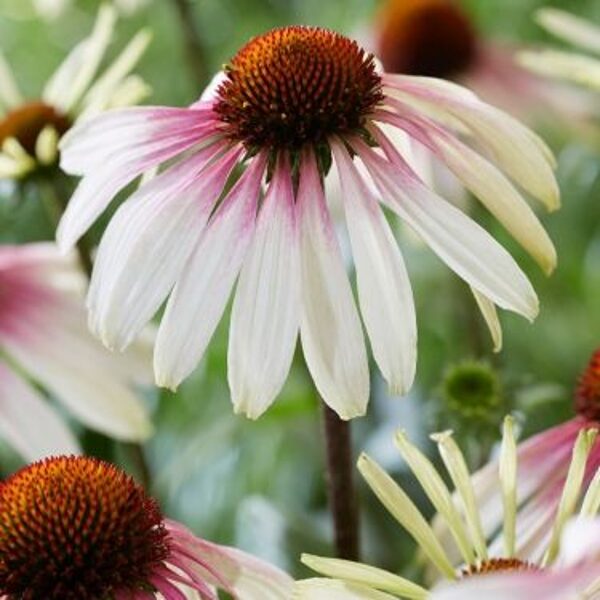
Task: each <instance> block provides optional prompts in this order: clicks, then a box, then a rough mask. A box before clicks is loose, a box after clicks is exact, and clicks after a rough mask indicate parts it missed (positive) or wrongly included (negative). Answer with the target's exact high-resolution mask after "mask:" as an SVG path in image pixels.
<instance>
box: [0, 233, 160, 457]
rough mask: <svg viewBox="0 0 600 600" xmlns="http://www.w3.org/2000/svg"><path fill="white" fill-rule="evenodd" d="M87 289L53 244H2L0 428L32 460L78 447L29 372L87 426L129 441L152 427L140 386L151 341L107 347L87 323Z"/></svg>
mask: <svg viewBox="0 0 600 600" xmlns="http://www.w3.org/2000/svg"><path fill="white" fill-rule="evenodd" d="M84 288H85V278H84V276H83V274H82V273H80V272H79V270H78V267H77V263H76V261H75V259H73V260H72V259H71V258H64V257H61V256H60V254H59V253H58V250H57V249H56V247H55V246H54V245H53V244H46V243H42V244H28V245H24V246H0V434H2V436H3V437H5V438H6V439H7V440H8V442H9V443H10V444H11V445H12V446H14V447H15V448H16V449H17V450H18V451H19V452H20V453H21V454H22V455H23V456H25V457H26V458H28V459H29V460H35V459H37V458H40V457H43V456H47V455H49V454H53V453H57V452H77V451H78V444H77V441H76V439H75V437H74V436H73V434H72V433H71V432H70V430H69V428H68V427H67V425H66V423H65V422H64V419H63V417H61V415H60V413H59V412H58V411H56V409H54V408H53V407H52V406H51V404H50V403H49V402H48V401H47V400H46V399H45V398H44V397H43V395H42V392H41V391H40V390H39V389H38V388H37V385H35V384H32V382H30V378H31V379H33V381H35V382H36V384H39V385H41V387H42V388H44V389H46V390H47V391H48V392H49V393H50V394H51V395H52V396H53V397H55V398H56V399H57V400H58V401H60V402H61V404H63V405H64V407H65V408H66V409H67V411H68V412H69V413H71V414H72V415H73V416H75V417H76V418H77V419H79V420H80V421H81V422H83V423H84V424H86V425H87V426H88V427H91V428H93V429H96V430H98V431H102V432H104V433H106V434H107V435H110V436H112V437H115V438H117V439H122V440H130V441H133V440H142V439H145V438H146V437H147V436H148V435H149V434H150V433H151V431H152V426H151V424H150V422H149V420H148V417H147V415H146V411H145V409H144V406H143V403H142V401H141V399H140V398H139V396H138V395H137V394H136V392H135V391H134V383H135V382H140V383H141V382H149V381H150V379H151V372H150V369H149V367H150V356H149V353H148V351H147V348H148V347H149V344H148V340H145V341H144V342H140V343H138V344H137V345H136V346H135V347H133V348H132V349H131V351H130V352H128V353H127V354H126V355H124V356H121V357H117V356H114V355H113V354H111V353H110V352H108V351H107V350H105V349H104V348H103V347H102V346H101V345H100V344H99V343H98V342H97V341H96V340H95V339H94V338H93V337H92V336H91V335H90V333H89V331H88V329H87V323H86V315H85V307H84V304H83V291H84Z"/></svg>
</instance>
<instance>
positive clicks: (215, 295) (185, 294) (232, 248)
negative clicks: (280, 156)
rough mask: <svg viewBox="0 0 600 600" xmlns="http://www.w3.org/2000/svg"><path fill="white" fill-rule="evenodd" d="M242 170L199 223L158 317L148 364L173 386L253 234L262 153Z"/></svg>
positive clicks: (220, 304) (205, 333)
mask: <svg viewBox="0 0 600 600" xmlns="http://www.w3.org/2000/svg"><path fill="white" fill-rule="evenodd" d="M253 161H254V162H253V164H252V165H251V166H250V167H249V168H248V169H247V171H246V172H245V173H244V175H242V178H241V179H240V181H239V182H238V183H237V185H236V187H235V188H234V189H233V190H232V191H231V192H230V194H229V195H228V197H227V198H226V200H225V201H224V202H223V203H222V204H221V206H220V207H219V209H218V211H217V213H216V214H215V215H214V216H213V218H212V219H211V222H210V223H209V225H208V227H207V228H206V229H205V231H204V233H203V234H202V237H201V238H200V241H199V243H198V246H197V248H196V250H195V251H194V253H193V254H192V256H191V257H190V259H189V261H188V263H187V265H186V266H185V269H184V272H183V274H182V277H181V278H180V279H179V281H178V282H177V284H176V285H175V288H174V289H173V292H172V293H171V296H170V298H169V301H168V303H167V308H166V310H165V313H164V315H163V318H162V320H161V324H160V329H159V333H158V338H157V340H156V348H155V355H154V365H155V372H156V381H157V383H158V384H159V385H162V386H166V387H169V388H176V387H177V386H178V385H179V383H181V381H182V380H183V379H185V378H186V377H187V376H188V375H189V374H190V372H191V371H192V370H193V369H194V368H195V367H196V365H197V364H198V362H199V361H200V359H201V358H202V355H203V354H204V351H205V350H206V347H207V346H208V343H209V342H210V339H211V337H212V335H213V333H214V331H215V328H216V327H217V324H218V322H219V320H220V319H221V315H222V314H223V311H224V310H225V306H226V304H227V301H228V299H229V296H230V294H231V290H232V288H233V284H234V282H235V279H236V277H237V275H238V273H239V270H240V267H241V265H242V261H243V259H244V256H245V254H246V251H247V249H248V246H249V244H250V241H251V240H252V236H253V234H254V225H255V218H256V207H257V202H258V197H259V194H260V181H261V178H262V175H263V171H264V168H265V160H264V158H263V157H257V158H255V159H253Z"/></svg>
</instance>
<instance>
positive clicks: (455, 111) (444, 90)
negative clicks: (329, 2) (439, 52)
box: [384, 75, 560, 210]
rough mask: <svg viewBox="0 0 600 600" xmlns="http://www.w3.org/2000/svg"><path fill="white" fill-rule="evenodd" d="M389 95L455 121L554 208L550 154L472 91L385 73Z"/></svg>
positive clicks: (556, 195)
mask: <svg viewBox="0 0 600 600" xmlns="http://www.w3.org/2000/svg"><path fill="white" fill-rule="evenodd" d="M384 80H385V81H384V83H385V84H386V85H389V86H390V90H391V93H392V94H393V95H399V96H400V97H401V98H402V100H404V101H406V102H409V103H411V101H412V100H415V99H416V100H417V103H423V104H424V105H425V106H429V107H432V108H433V109H434V110H436V111H438V112H442V113H445V114H446V115H448V116H449V117H451V118H453V119H455V120H457V121H458V122H459V123H460V124H461V125H462V126H463V127H464V128H466V131H467V133H468V135H470V136H471V137H472V138H473V139H474V140H475V141H476V142H477V143H478V144H480V145H481V146H483V147H484V148H485V149H486V150H487V151H488V152H489V153H490V154H491V155H492V156H493V158H494V162H495V163H496V164H498V166H500V167H501V168H502V170H503V171H505V172H506V173H507V174H508V175H509V176H510V177H511V178H512V179H514V180H515V181H516V182H517V183H518V184H519V185H520V186H522V187H523V188H524V189H525V190H527V191H528V192H529V193H530V194H531V195H532V196H534V197H535V198H537V199H539V200H540V201H541V202H543V203H544V205H545V206H546V207H547V208H548V209H549V210H555V209H557V208H558V207H559V206H560V192H559V190H558V184H557V183H556V179H555V177H554V173H553V167H554V164H555V163H554V157H553V156H552V152H551V151H550V150H549V149H548V147H547V146H546V144H545V143H544V142H543V141H542V139H541V138H540V137H538V136H537V135H536V134H535V133H533V131H531V130H530V129H528V128H527V127H525V126H524V125H522V124H521V123H520V122H519V121H517V120H516V119H514V118H513V117H511V116H510V115H508V114H506V113H504V112H502V111H501V110H499V109H497V108H494V107H493V106H490V105H489V104H485V103H484V102H481V101H480V100H479V99H478V98H477V97H476V96H475V95H474V94H472V93H470V92H468V91H467V90H464V89H463V88H460V86H456V85H454V84H450V83H448V82H444V85H443V86H442V85H440V82H439V81H438V80H434V79H429V78H426V77H407V76H393V75H392V76H389V75H386V76H385V78H384Z"/></svg>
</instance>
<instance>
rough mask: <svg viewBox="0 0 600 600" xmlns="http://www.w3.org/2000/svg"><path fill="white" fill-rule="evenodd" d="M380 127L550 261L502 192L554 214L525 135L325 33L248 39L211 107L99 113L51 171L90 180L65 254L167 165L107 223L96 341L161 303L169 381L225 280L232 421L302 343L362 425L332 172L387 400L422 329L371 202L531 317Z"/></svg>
mask: <svg viewBox="0 0 600 600" xmlns="http://www.w3.org/2000/svg"><path fill="white" fill-rule="evenodd" d="M382 124H387V125H389V126H391V127H392V128H395V129H397V130H402V131H405V132H406V133H407V134H408V135H409V136H411V137H414V138H416V139H418V140H419V141H420V142H422V143H423V144H425V145H427V146H429V147H431V148H432V151H433V152H434V153H435V154H436V155H437V156H438V157H439V158H440V160H442V161H444V162H445V163H446V164H447V165H448V167H449V168H450V169H451V170H452V171H454V172H455V173H456V175H457V176H458V177H459V178H460V179H461V180H462V181H464V182H465V185H467V186H468V187H469V188H470V189H472V190H473V191H474V192H475V193H476V194H477V196H478V197H479V198H480V199H481V200H482V202H483V203H484V204H485V205H486V206H487V207H488V208H489V209H490V210H491V211H492V212H493V213H494V214H495V215H496V216H497V217H498V218H499V219H500V220H501V221H502V222H503V223H504V224H505V225H506V227H507V228H508V230H509V231H510V232H511V233H512V234H513V235H514V236H515V237H516V238H517V240H519V242H521V243H522V244H523V245H524V246H525V247H526V248H527V249H528V250H529V251H530V252H531V253H532V254H533V255H534V256H535V257H536V258H537V259H538V260H539V261H540V262H541V263H542V264H543V266H544V267H545V268H546V269H548V270H551V269H552V267H553V265H554V261H555V255H554V249H553V246H552V243H551V242H550V240H549V238H548V236H547V234H546V232H545V231H544V229H543V227H542V226H541V225H540V223H539V221H538V220H537V218H536V217H535V215H534V213H533V212H532V210H531V209H530V208H529V206H528V205H527V203H526V202H525V200H524V199H523V197H522V195H521V193H520V192H519V191H517V187H516V186H515V185H514V184H513V183H512V182H511V180H512V181H514V182H515V184H516V185H518V186H519V187H520V188H523V189H524V190H527V191H528V192H529V193H530V194H531V195H532V196H534V197H536V198H537V199H539V200H540V201H541V202H542V203H543V204H545V205H546V206H547V207H548V208H550V209H554V208H556V207H557V206H558V202H559V198H558V189H557V185H556V181H555V179H554V175H553V169H552V167H553V159H552V155H551V153H550V152H549V151H548V149H547V147H546V146H545V145H544V143H543V142H542V141H541V140H540V139H539V138H538V137H537V136H536V135H535V134H534V133H532V132H531V131H530V130H528V129H527V128H525V127H524V126H522V125H521V124H520V123H518V122H517V121H515V120H514V119H512V118H511V117H509V116H508V115H506V114H504V113H502V112H501V111H499V110H497V109H495V108H493V107H491V106H489V105H487V104H485V103H483V102H482V101H480V100H479V99H478V98H477V97H476V96H475V95H474V94H472V93H471V92H469V91H468V90H466V89H464V88H461V87H459V86H456V85H453V84H450V83H447V82H444V81H439V80H436V79H427V78H420V77H407V76H400V75H389V74H378V73H377V71H376V69H375V65H374V57H373V56H371V55H369V54H367V53H365V51H364V50H363V49H361V48H360V47H359V46H358V45H357V44H356V42H354V41H352V40H350V39H348V38H345V37H343V36H341V35H339V34H337V33H335V32H333V31H329V30H325V29H319V28H311V27H286V28H283V29H275V30H273V31H270V32H268V33H266V34H264V35H261V36H258V37H256V38H254V39H252V40H251V41H250V42H249V43H248V44H247V45H246V46H244V47H243V48H242V49H241V50H240V51H239V53H238V54H237V55H236V56H235V57H234V58H233V60H232V61H231V63H230V64H229V66H228V67H227V69H226V72H225V75H224V77H223V81H222V83H221V84H220V86H219V87H218V88H217V92H216V94H215V95H214V97H212V98H210V99H203V100H201V101H199V102H197V103H196V104H194V105H192V106H191V107H189V108H162V107H144V108H133V109H126V110H119V111H115V112H111V113H110V114H105V115H103V116H100V117H98V118H96V119H94V120H91V121H88V122H86V123H81V124H80V125H78V126H77V127H76V128H75V129H74V130H73V131H71V132H70V133H69V134H68V135H67V136H66V138H65V139H64V143H63V144H62V163H61V164H62V166H63V168H64V169H65V170H66V171H68V172H70V173H75V174H80V175H83V176H84V178H83V180H82V181H81V183H80V184H79V187H78V189H77V191H76V193H75V195H74V196H73V198H72V199H71V202H70V204H69V207H68V209H67V211H66V213H65V215H64V217H63V220H62V222H61V224H60V227H59V230H58V240H59V244H60V245H61V247H62V248H63V249H68V248H70V247H72V245H73V244H74V243H75V242H76V240H77V239H78V238H79V237H80V236H81V235H82V233H83V232H85V231H86V229H87V228H88V227H89V226H90V225H91V224H92V223H93V222H94V220H95V219H96V218H97V217H98V216H99V215H100V214H101V213H102V212H103V211H104V209H105V208H106V207H107V206H108V204H109V203H110V201H111V199H112V198H113V197H114V195H115V194H116V193H117V192H118V191H119V190H120V189H122V188H123V187H124V186H126V185H127V184H128V183H130V182H132V181H134V180H135V179H136V178H137V177H138V176H139V175H140V174H141V173H142V172H144V171H145V170H146V169H149V168H150V167H153V166H156V165H160V164H163V163H165V162H166V161H171V160H172V159H173V158H178V159H179V160H178V161H177V162H176V163H175V164H172V165H170V166H168V167H167V168H166V169H165V170H164V171H163V172H162V173H160V174H159V175H158V176H157V177H155V178H154V179H153V180H152V181H150V182H148V183H145V184H144V185H142V186H141V187H140V188H139V189H138V191H137V192H135V193H134V194H133V195H132V196H131V198H130V199H129V200H127V201H126V202H125V204H124V205H123V206H122V207H121V208H120V209H119V210H118V211H117V213H116V215H115V216H114V218H113V219H112V220H111V222H110V224H109V226H108V228H107V230H106V232H105V234H104V237H103V239H102V241H101V244H100V247H99V251H98V256H97V261H96V265H95V268H94V273H93V276H92V282H91V287H90V292H89V296H88V307H89V310H90V323H91V327H92V329H93V331H94V332H95V333H96V334H97V335H98V336H99V337H100V338H101V339H102V340H103V341H104V343H105V344H106V345H108V346H109V347H112V348H116V349H122V348H125V347H126V346H127V345H128V344H129V343H130V342H131V341H132V340H133V339H134V338H135V336H136V335H137V333H138V332H139V331H140V329H141V328H142V327H143V326H144V324H145V323H147V322H148V320H149V319H151V318H152V316H153V315H154V313H155V312H156V311H157V310H158V308H159V307H160V306H161V304H162V303H163V302H164V300H165V299H166V298H167V297H168V302H167V305H166V311H165V313H164V316H163V317H162V322H161V325H160V330H159V333H158V339H157V342H156V347H155V357H154V358H155V361H154V363H155V373H156V379H157V381H158V383H159V384H160V385H165V386H169V387H173V388H174V387H176V386H177V385H178V384H179V383H180V382H181V381H182V380H183V379H184V378H185V377H186V376H187V375H188V374H189V373H190V372H191V371H192V369H194V367H195V366H196V365H197V364H198V361H199V360H200V359H201V357H202V355H203V353H204V351H205V349H206V347H207V345H208V343H209V340H210V338H211V336H212V334H213V332H214V330H215V328H216V326H217V324H218V322H219V320H220V319H221V316H222V314H223V312H224V310H225V307H226V305H227V303H228V300H229V297H230V296H231V294H232V290H233V287H234V284H235V282H236V279H237V280H238V283H237V290H236V292H235V297H234V300H233V308H232V315H231V326H230V337H229V357H228V363H229V365H228V371H229V383H230V388H231V393H232V399H233V403H234V406H235V409H236V411H238V412H243V413H245V414H247V415H248V416H250V417H253V418H254V417H258V416H259V415H260V414H261V413H262V412H263V411H264V410H265V409H266V408H267V407H268V406H269V405H270V404H271V403H272V401H273V400H274V398H275V397H276V396H277V394H278V393H279V391H280V389H281V387H282V385H283V383H284V382H285V379H286V377H287V373H288V370H289V368H290V364H291V361H292V356H293V354H294V348H295V345H296V339H297V337H298V332H300V338H301V341H302V348H303V351H304V356H305V359H306V362H307V364H308V368H309V369H310V372H311V374H312V377H313V379H314V381H315V384H316V387H317V388H318V390H319V392H320V394H321V395H322V397H323V399H324V400H325V402H326V403H327V404H328V405H329V406H330V407H331V408H333V409H334V410H335V411H336V412H337V413H338V414H339V415H340V417H342V418H344V419H349V418H352V417H355V416H358V415H362V414H363V413H364V412H365V410H366V405H367V400H368V396H369V373H368V364H367V353H366V349H365V343H364V339H363V331H362V327H361V321H360V317H359V312H358V311H357V309H356V306H355V302H354V298H353V295H352V290H351V286H350V283H349V281H348V278H347V275H346V272H345V269H344V265H343V262H342V258H341V255H340V249H339V246H338V242H337V240H336V237H335V235H334V232H333V225H332V219H331V215H330V212H329V208H328V205H327V198H326V197H325V194H324V188H323V178H324V176H325V174H326V173H327V172H328V170H329V167H330V165H332V164H333V165H334V168H335V170H336V171H337V173H338V175H339V177H340V180H341V185H342V189H343V191H344V210H345V215H346V222H347V227H348V231H349V234H350V241H351V245H352V252H353V255H354V260H355V264H356V270H357V288H358V300H359V305H360V311H361V314H362V317H363V321H364V325H365V328H366V332H367V334H368V337H369V340H370V342H371V347H372V351H373V356H374V358H375V361H376V363H377V364H378V366H379V368H380V369H381V371H382V373H383V375H384V377H385V378H386V380H387V381H388V382H389V384H390V386H391V388H392V390H393V391H394V392H396V393H404V392H406V391H407V390H408V389H409V388H410V386H411V383H412V381H413V377H414V373H415V362H416V338H417V333H416V319H415V309H414V304H413V298H412V291H411V287H410V283H409V279H408V274H407V271H406V267H405V265H404V261H403V258H402V254H401V252H400V250H399V248H398V246H397V244H396V242H395V240H394V237H393V235H392V232H391V229H390V226H389V224H388V221H387V219H386V217H385V216H384V212H383V210H382V206H381V205H382V204H383V205H384V206H385V207H387V208H389V209H390V210H392V211H393V212H395V213H397V214H398V215H399V216H400V217H401V218H402V219H403V220H404V221H406V222H407V223H408V224H409V225H410V226H411V227H412V228H413V229H414V230H415V231H417V232H418V233H419V235H420V236H421V237H422V238H423V239H424V240H425V241H426V242H427V244H428V245H429V246H430V247H431V248H432V249H433V250H434V251H435V252H436V253H437V254H438V256H439V257H440V258H441V259H442V260H443V261H445V262H446V263H447V264H448V265H449V266H450V267H451V268H452V269H453V270H454V271H455V272H456V273H457V274H458V275H459V276H460V277H462V278H463V279H464V280H465V281H467V282H468V283H469V284H470V285H471V286H472V287H473V288H474V289H476V290H477V291H478V293H480V294H481V295H482V297H484V298H485V301H486V302H488V303H489V304H490V305H491V306H492V307H493V306H494V305H498V306H500V307H502V308H505V309H508V310H512V311H515V312H517V313H519V314H521V315H523V316H525V317H526V318H528V319H533V318H534V317H535V315H536V314H537V311H538V301H537V297H536V294H535V292H534V290H533V288H532V286H531V284H530V283H529V281H528V279H527V278H526V276H525V275H524V274H523V272H522V271H521V270H520V268H519V267H518V266H517V264H516V263H515V261H514V260H513V259H512V258H511V256H510V255H509V254H508V253H507V252H506V250H504V249H503V248H502V247H501V246H500V245H499V244H498V243H497V242H496V241H495V240H494V239H493V238H492V237H491V236H490V235H489V234H488V233H487V232H486V231H485V230H483V229H482V228H481V227H480V226H479V225H477V224H476V223H475V222H474V221H472V220H471V219H470V218H468V217H467V216H466V215H464V214H463V213H462V212H461V211H460V210H458V209H456V208H455V207H453V206H451V205H450V204H449V203H448V202H446V201H445V200H444V199H443V198H441V197H439V196H438V195H436V194H435V193H434V192H433V191H432V190H431V189H428V188H427V186H426V185H425V184H424V183H423V182H422V181H421V180H420V179H419V177H418V176H417V175H416V174H415V173H414V172H413V170H412V169H411V168H410V166H409V165H408V164H407V163H406V161H405V160H404V158H403V156H402V154H401V153H400V152H399V151H398V150H397V149H396V148H395V147H394V144H393V143H392V142H391V141H390V139H389V138H388V136H387V135H386V134H385V133H383V131H382V129H381V125H382ZM461 137H464V138H465V141H461V139H460V138H461ZM467 142H468V143H467ZM470 144H473V145H477V147H478V148H480V151H477V150H475V149H473V147H472V146H471V145H470ZM358 164H360V165H361V166H362V167H364V169H365V170H364V171H359V170H358V169H357V165H358ZM367 172H368V175H367V174H366V173H367ZM361 173H362V174H361ZM238 175H239V177H237V176H238ZM236 177H237V180H235V178H236ZM375 190H377V191H376V192H375ZM263 192H264V193H263ZM238 276H239V277H238Z"/></svg>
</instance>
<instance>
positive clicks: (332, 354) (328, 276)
mask: <svg viewBox="0 0 600 600" xmlns="http://www.w3.org/2000/svg"><path fill="white" fill-rule="evenodd" d="M297 207H298V218H299V221H300V263H301V267H300V269H301V279H302V319H301V324H300V337H301V340H302V349H303V352H304V356H305V359H306V363H307V365H308V368H309V370H310V372H311V375H312V377H313V380H314V382H315V385H316V387H317V389H318V390H319V393H320V395H321V396H322V398H323V400H324V401H325V402H326V403H327V405H328V406H330V407H331V408H332V409H333V410H335V411H336V412H337V414H338V415H339V416H340V417H341V418H342V419H351V418H353V417H356V416H359V415H363V414H364V413H365V411H366V407H367V403H368V400H369V367H368V363H367V355H366V350H365V343H364V337H363V333H362V328H361V324H360V318H359V316H358V311H357V309H356V305H355V303H354V298H353V297H352V289H351V288H350V282H349V281H348V277H347V275H346V271H345V269H344V263H343V259H342V254H341V251H340V248H339V245H338V241H337V239H336V235H335V231H334V229H333V224H332V222H331V216H330V214H329V211H328V209H327V206H326V204H325V198H324V195H323V188H322V184H321V180H320V178H319V174H318V171H317V166H316V162H315V158H314V156H313V155H312V154H309V153H306V154H305V155H304V156H303V158H302V163H301V169H300V183H299V188H298V201H297Z"/></svg>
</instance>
